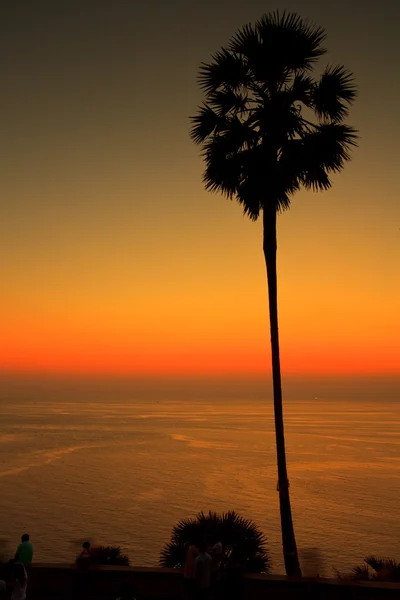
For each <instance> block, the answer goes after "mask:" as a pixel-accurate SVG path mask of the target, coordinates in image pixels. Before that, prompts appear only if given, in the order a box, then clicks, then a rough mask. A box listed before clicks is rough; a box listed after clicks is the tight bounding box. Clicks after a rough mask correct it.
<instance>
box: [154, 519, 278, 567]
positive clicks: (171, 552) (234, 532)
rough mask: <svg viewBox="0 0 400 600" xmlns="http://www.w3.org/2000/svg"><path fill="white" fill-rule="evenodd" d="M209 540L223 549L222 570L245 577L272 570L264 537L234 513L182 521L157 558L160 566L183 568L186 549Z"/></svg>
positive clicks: (247, 520)
mask: <svg viewBox="0 0 400 600" xmlns="http://www.w3.org/2000/svg"><path fill="white" fill-rule="evenodd" d="M204 539H210V540H211V541H213V543H215V542H217V541H220V542H222V545H223V548H224V551H225V552H224V558H223V561H222V568H223V569H229V568H239V569H240V570H242V571H245V572H248V573H268V572H269V570H270V566H271V561H270V557H269V554H268V551H267V549H266V543H267V540H266V537H265V535H264V534H263V533H262V531H261V530H260V529H259V528H258V527H257V525H256V524H255V523H254V522H253V521H251V520H249V519H245V518H244V517H241V516H240V515H238V514H237V513H236V512H234V511H231V512H227V513H222V514H218V513H216V512H211V511H210V512H209V513H208V514H204V513H203V512H200V513H199V514H198V515H197V516H196V517H195V518H188V519H182V520H181V521H179V522H178V523H177V525H175V527H174V528H173V530H172V533H171V539H170V541H169V542H168V543H167V544H166V545H165V546H164V548H163V549H162V550H161V554H160V561H159V562H160V566H161V567H168V568H176V569H179V568H183V566H184V564H185V556H186V550H187V546H188V544H189V543H190V542H193V543H195V544H198V543H199V542H200V541H201V540H204Z"/></svg>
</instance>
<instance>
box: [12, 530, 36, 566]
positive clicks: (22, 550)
mask: <svg viewBox="0 0 400 600" xmlns="http://www.w3.org/2000/svg"><path fill="white" fill-rule="evenodd" d="M32 559H33V546H32V543H31V542H30V541H29V533H24V535H23V536H22V537H21V543H20V545H19V546H18V548H17V551H16V553H15V561H16V562H18V563H22V564H23V565H24V567H25V568H29V567H30V566H31V564H32Z"/></svg>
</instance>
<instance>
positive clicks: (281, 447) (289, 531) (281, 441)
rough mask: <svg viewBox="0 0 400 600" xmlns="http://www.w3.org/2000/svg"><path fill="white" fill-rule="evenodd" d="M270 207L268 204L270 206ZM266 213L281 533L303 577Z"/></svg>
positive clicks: (291, 563)
mask: <svg viewBox="0 0 400 600" xmlns="http://www.w3.org/2000/svg"><path fill="white" fill-rule="evenodd" d="M266 204H268V203H266ZM271 205H272V206H271V207H269V206H266V209H264V213H263V221H264V244H263V247H264V256H265V263H266V267H267V279H268V298H269V320H270V330H271V350H272V383H273V390H274V416H275V437H276V456H277V463H278V492H279V506H280V514H281V530H282V545H283V556H284V560H285V569H286V574H287V575H288V576H289V577H301V569H300V564H299V558H298V555H297V547H296V538H295V535H294V528H293V520H292V510H291V507H290V496H289V480H288V476H287V467H286V451H285V434H284V428H283V407H282V383H281V366H280V358H279V333H278V297H277V291H278V290H277V278H276V249H277V244H276V210H275V207H274V205H273V203H272V202H271Z"/></svg>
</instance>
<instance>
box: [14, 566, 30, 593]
mask: <svg viewBox="0 0 400 600" xmlns="http://www.w3.org/2000/svg"><path fill="white" fill-rule="evenodd" d="M13 571H14V573H13V575H14V577H13V579H14V583H13V591H12V594H11V600H25V599H26V587H27V585H28V576H27V574H26V571H25V567H24V565H23V564H22V563H19V562H16V563H15V564H14V569H13Z"/></svg>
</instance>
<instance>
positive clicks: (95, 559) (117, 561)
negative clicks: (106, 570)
mask: <svg viewBox="0 0 400 600" xmlns="http://www.w3.org/2000/svg"><path fill="white" fill-rule="evenodd" d="M80 562H82V563H83V564H85V563H86V562H87V559H84V560H83V561H80V558H79V557H78V558H77V563H78V564H79V563H80ZM89 563H90V565H119V566H121V567H129V557H128V556H127V555H126V554H123V553H122V552H121V548H120V547H119V546H92V547H91V549H90V561H89Z"/></svg>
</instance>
